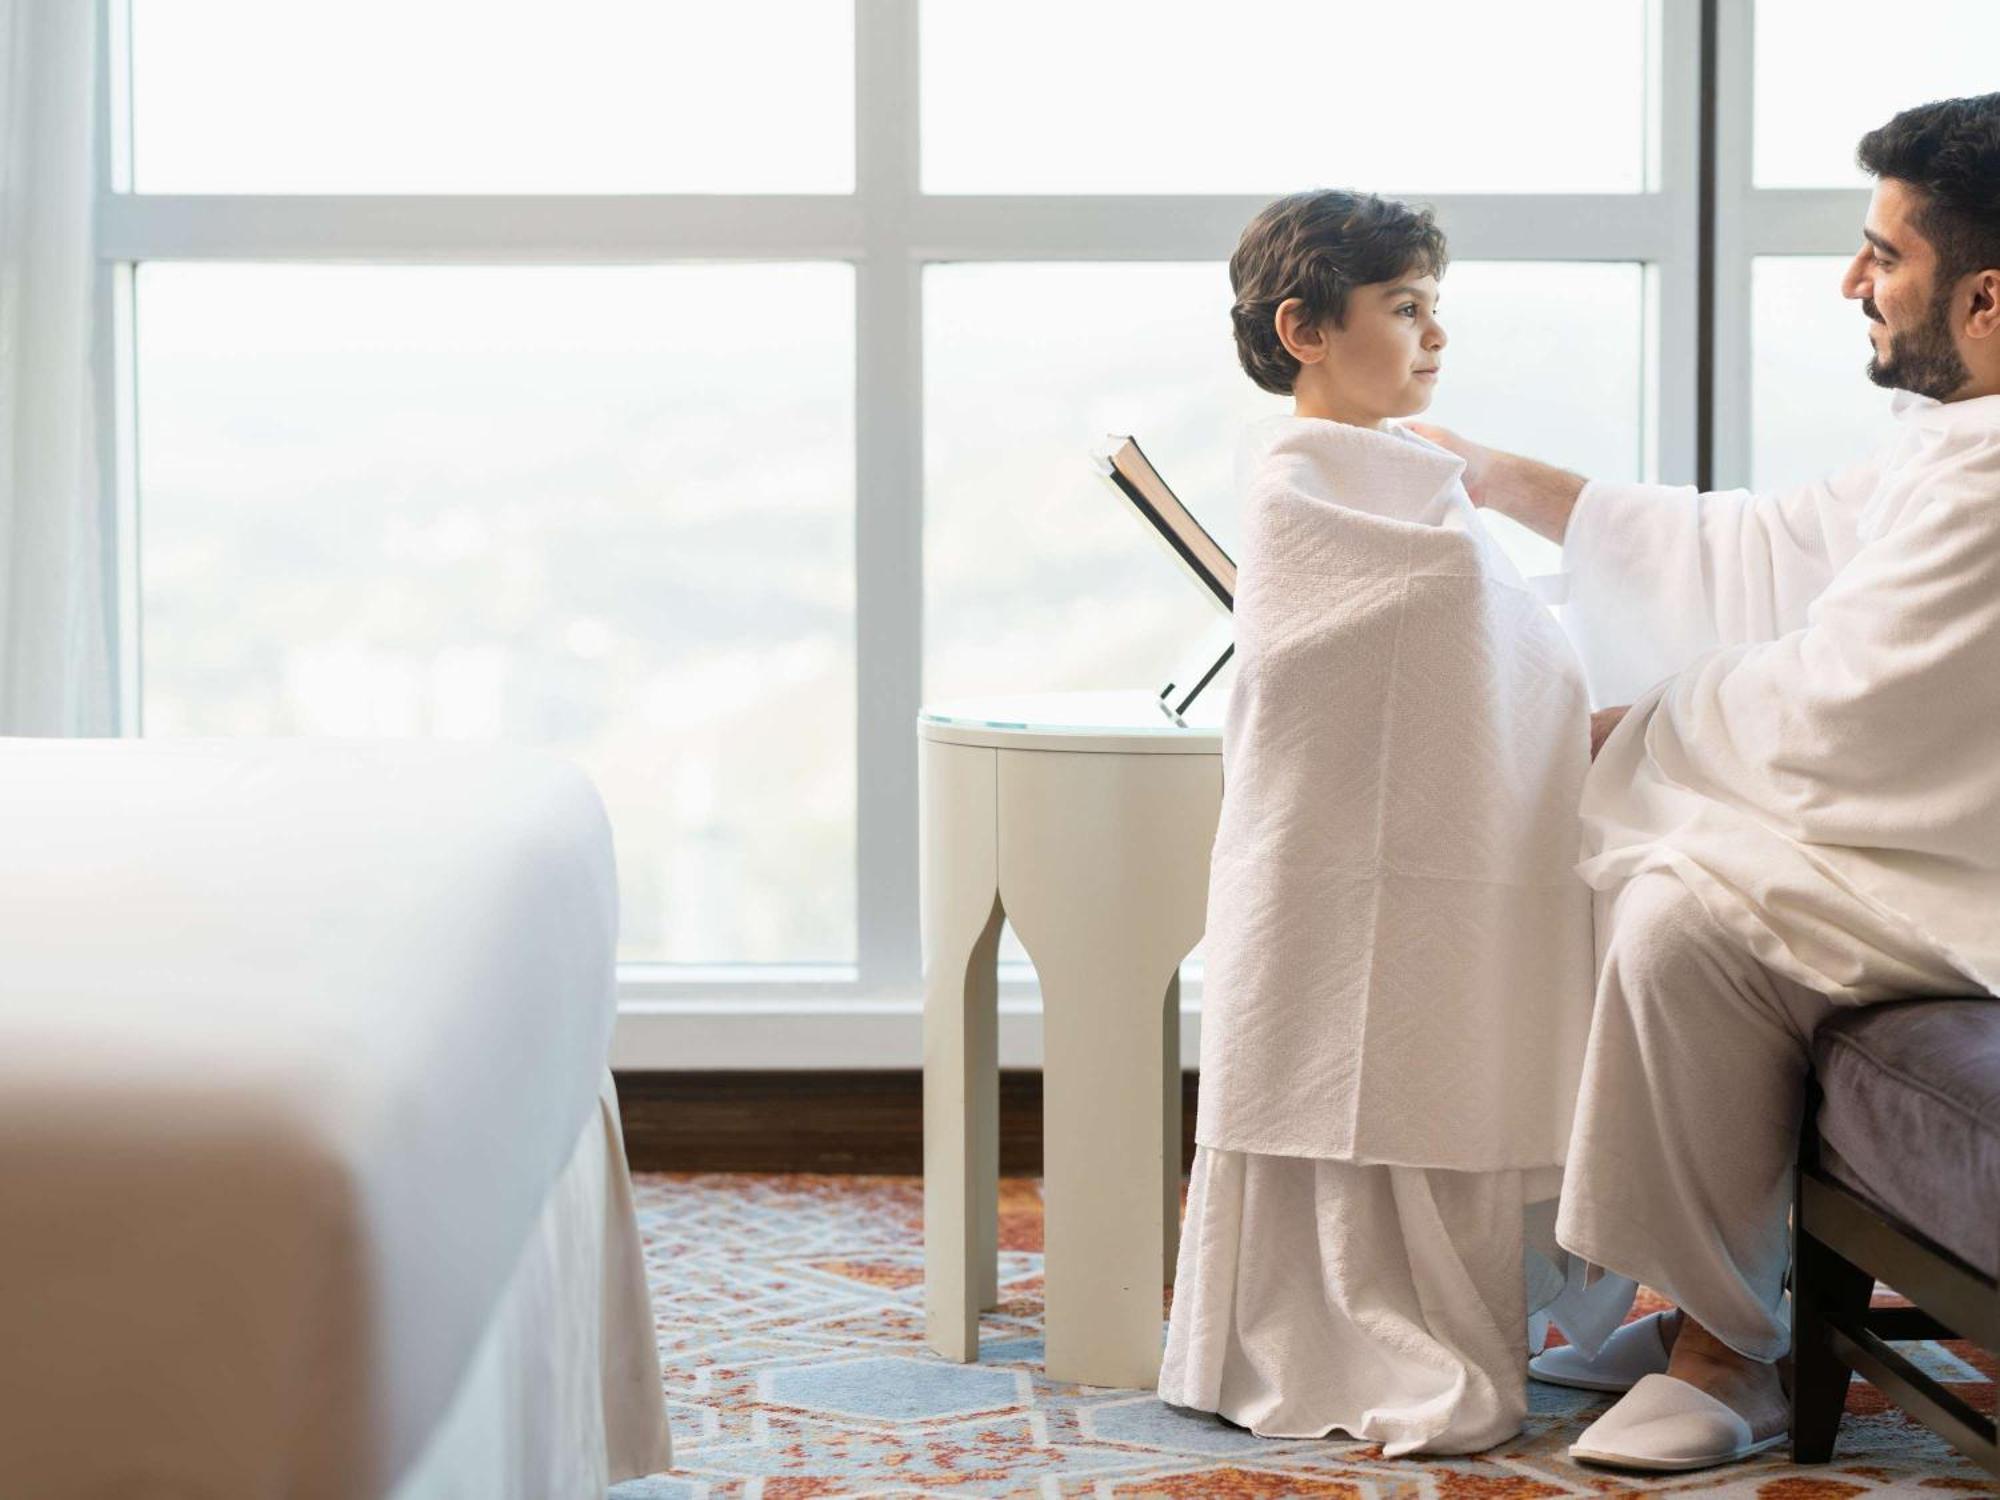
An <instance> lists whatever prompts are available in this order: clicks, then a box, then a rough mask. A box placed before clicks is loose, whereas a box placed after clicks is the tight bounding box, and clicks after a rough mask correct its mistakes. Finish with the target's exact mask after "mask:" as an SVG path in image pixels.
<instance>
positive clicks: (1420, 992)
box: [1159, 191, 1636, 1457]
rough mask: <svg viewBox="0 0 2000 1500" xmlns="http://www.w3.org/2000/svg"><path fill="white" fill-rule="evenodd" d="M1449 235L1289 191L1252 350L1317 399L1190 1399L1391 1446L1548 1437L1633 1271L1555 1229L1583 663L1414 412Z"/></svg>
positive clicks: (1410, 1449) (1245, 354)
mask: <svg viewBox="0 0 2000 1500" xmlns="http://www.w3.org/2000/svg"><path fill="white" fill-rule="evenodd" d="M1445 263H1446V252H1445V244H1444V238H1443V236H1442V234H1441V233H1440V232H1439V231H1438V228H1437V226H1436V224H1435V223H1434V222H1433V221H1432V219H1431V217H1430V215H1429V213H1427V212H1421V211H1418V210H1415V209H1412V208H1409V207H1407V206H1405V205H1403V204H1400V203H1395V202H1391V201H1388V200H1385V199H1382V198H1378V197H1374V196H1371V195H1366V194H1355V193H1345V192H1332V191H1325V192H1312V193H1300V194H1295V195H1293V196H1291V197H1287V198H1281V199H1279V200H1278V201H1277V202H1275V203H1273V204H1271V205H1270V206H1269V207H1267V208H1266V209H1264V211H1263V212H1261V213H1260V214H1258V216H1257V217H1256V218H1255V219H1254V220H1253V221H1252V222H1251V224H1250V226H1249V227H1248V228H1247V229H1246V230H1245V231H1244V233H1243V238H1242V242H1241V244H1240V245H1239V246H1238V248H1237V251H1236V254H1235V256H1234V257H1233V258H1232V259H1231V261H1230V278H1231V282H1232V284H1233V286H1234V289H1235V293H1236V303H1235V306H1234V308H1233V309H1232V310H1231V313H1232V318H1233V321H1234V324H1235V330H1236V345H1237V352H1238V354H1239V356H1240V358H1241V360H1242V362H1243V367H1244V369H1245V370H1246V371H1247V372H1248V373H1249V375H1250V378H1251V379H1252V380H1254V381H1256V382H1257V383H1258V384H1259V385H1261V386H1263V387H1264V388H1265V389H1267V390H1271V391H1276V392H1280V393H1286V394H1289V395H1291V397H1292V399H1293V407H1294V414H1293V415H1291V416H1288V417H1274V418H1271V419H1269V420H1267V421H1266V422H1263V423H1260V424H1258V425H1257V426H1256V427H1254V428H1253V429H1252V432H1251V435H1250V439H1249V441H1248V442H1247V444H1246V461H1245V463H1244V465H1243V469H1244V472H1245V473H1246V474H1247V476H1248V482H1247V486H1246V489H1245V493H1244V499H1243V504H1244V513H1243V527H1244V545H1243V549H1242V557H1241V559H1240V566H1239V573H1238V594H1237V607H1236V616H1235V629H1236V646H1237V659H1238V662H1239V669H1238V676H1237V681H1236V685H1235V688H1234V690H1233V691H1232V693H1231V696H1230V702H1229V708H1228V711H1227V714H1226V717H1225V720H1224V726H1223V789H1224V790H1223V807H1222V818H1221V822H1220V825H1219V826H1218V829H1217V833H1216V839H1215V845H1214V850H1213V855H1212V859H1211V868H1210V883H1209V900H1208V931H1207V936H1206V939H1205V942H1206V945H1207V962H1206V977H1205V980H1204V985H1203V998H1202V1035H1201V1104H1200V1116H1199V1119H1198V1121H1197V1129H1196V1135H1195V1139H1196V1141H1197V1143H1198V1145H1197V1149H1196V1153H1195V1163H1194V1172H1193V1177H1192V1181H1191V1183H1190V1187H1189V1192H1188V1207H1187V1219H1186V1225H1185V1228H1184V1229H1183V1232H1182V1237H1181V1254H1180V1263H1179V1268H1178V1272H1177V1275H1176V1284H1175V1295H1174V1305H1173V1316H1172V1321H1171V1325H1170V1327H1169V1330H1168V1338H1167V1347H1166V1354H1165V1359H1164V1361H1163V1363H1162V1366H1161V1370H1160V1383H1159V1392H1160V1395H1161V1397H1162V1399H1164V1400H1166V1401H1169V1402H1173V1403H1175V1404H1177V1405H1182V1406H1190V1407H1194V1408H1197V1409H1200V1410H1204V1411H1212V1412H1215V1413H1217V1414H1218V1415H1220V1416H1222V1417H1223V1418H1225V1419H1226V1420H1228V1421H1231V1422H1234V1423H1237V1424H1239V1425H1241V1426H1244V1427H1248V1428H1249V1429H1251V1430H1252V1431H1253V1432H1256V1433H1258V1434H1260V1435H1263V1436H1269V1437H1318V1436H1322V1435H1324V1434H1326V1433H1328V1432H1330V1431H1333V1430H1335V1429H1340V1430H1343V1431H1345V1432H1347V1433H1349V1434H1351V1435H1352V1436H1354V1437H1356V1438H1361V1439H1370V1440H1375V1441H1379V1442H1381V1443H1382V1444H1383V1451H1384V1453H1385V1454H1386V1455H1388V1456H1392V1457H1393V1456H1396V1455H1399V1454H1406V1453H1467V1452H1474V1451H1477V1450H1479V1449H1483V1448H1487V1447H1490V1446H1492V1445H1493V1444H1495V1443H1498V1442H1502V1441H1504V1440H1505V1439H1507V1438H1510V1437H1512V1436H1514V1435H1515V1434H1516V1433H1517V1432H1518V1431H1519V1430H1520V1427H1521V1423H1522V1421H1523V1419H1524V1417H1525V1416H1526V1412H1527V1389H1526V1383H1527V1360H1528V1354H1529V1352H1530V1349H1531V1348H1532V1347H1539V1345H1540V1342H1541V1336H1542V1335H1544V1334H1545V1333H1546V1329H1547V1324H1548V1322H1549V1321H1554V1322H1555V1323H1556V1324H1557V1326H1558V1327H1560V1328H1562V1330H1563V1332H1564V1333H1565V1334H1566V1335H1567V1336H1568V1337H1569V1338H1570V1339H1571V1340H1572V1341H1573V1342H1576V1343H1579V1344H1581V1345H1583V1346H1585V1347H1587V1348H1589V1349H1592V1350H1595V1349H1596V1348H1597V1347H1598V1345H1599V1344H1600V1343H1601V1342H1602V1341H1603V1340H1604V1339H1605V1337H1606V1336H1608V1334H1609V1333H1610V1331H1611V1330H1612V1329H1613V1328H1616V1327H1617V1326H1618V1323H1619V1321H1620V1320H1621V1319H1622V1317H1623V1316H1624V1314H1625V1312H1626V1310H1627V1309H1628V1308H1629V1306H1630V1305H1631V1301H1632V1298H1633V1294H1634V1292H1635V1290H1636V1289H1635V1288H1634V1286H1633V1284H1632V1283H1631V1282H1630V1281H1627V1280H1625V1279H1624V1278H1621V1277H1615V1276H1604V1277H1601V1278H1599V1279H1598V1280H1596V1281H1594V1282H1592V1283H1591V1284H1590V1285H1589V1286H1588V1287H1586V1286H1585V1285H1584V1269H1585V1268H1584V1267H1582V1266H1581V1265H1580V1264H1577V1263H1574V1262H1573V1261H1572V1260H1571V1258H1570V1257H1569V1256H1567V1255H1566V1254H1565V1253H1564V1252H1563V1251H1562V1250H1561V1249H1560V1248H1559V1247H1558V1246H1557V1245H1556V1243H1555V1240H1554V1235H1553V1224H1554V1213H1555V1205H1556V1197H1557V1193H1558V1190H1559V1187H1560V1183H1561V1165H1560V1164H1561V1162H1562V1160H1563V1154H1564V1151H1565V1149H1566V1146H1567V1142H1568V1136H1569V1126H1570V1120H1571V1115H1572V1113H1573V1110H1574V1106H1575V1099H1576V1091H1577V1090H1576V1083H1577V1076H1578V1072H1579V1070H1580V1067H1581V1061H1582V1052H1583V1047H1584V1043H1585V1041H1586V1039H1587V1037H1588V1033H1589V1024H1590V1004H1591V993H1592V989H1591V979H1592V966H1593V960H1594V953H1593V949H1592V939H1591V909H1590V897H1589V891H1588V890H1587V889H1586V888H1585V887H1584V886H1583V884H1582V883H1581V881H1579V880H1578V879H1577V878H1576V876H1575V873H1574V868H1573V867H1574V864H1575V860H1576V849H1577V837H1578V832H1577V814H1576V808H1577V801H1578V796H1579V793H1580V790H1581V786H1582V781H1583V774H1584V770H1585V768H1586V765H1587V756H1588V727H1587V726H1588V702H1587V697H1586V694H1585V691H1584V686H1583V681H1582V674H1581V671H1580V669H1579V667H1578V665H1577V663H1576V661H1575V659H1574V655H1573V653H1572V652H1571V651H1570V649H1569V645H1568V642H1567V641H1566V640H1565V639H1564V638H1563V635H1562V632H1561V630H1560V629H1559V628H1558V627H1557V625H1556V623H1555V621H1554V620H1553V619H1552V618H1551V617H1550V615H1549V613H1548V610H1547V609H1546V607H1545V606H1544V605H1543V604H1542V603H1541V601H1540V600H1539V599H1538V598H1537V597H1535V595H1534V594H1533V593H1532V592H1531V591H1530V590H1529V588H1528V587H1527V585H1526V584H1525V583H1524V581H1523V580H1522V579H1521V577H1520V575H1519V574H1518V573H1517V572H1516V571H1515V569H1514V568H1513V566H1512V565H1511V563H1509V562H1508V560H1507V558H1506V556H1505V554H1504V553H1502V552H1501V551H1500V549H1499V547H1498V546H1497V544H1495V543H1494V542H1493V541H1492V540H1491V539H1490V538H1489V537H1487V535H1486V534H1485V532H1484V529H1483V528H1482V526H1481V524H1480V522H1479V519H1478V516H1477V514H1476V513H1475V512H1474V510H1473V507H1472V503H1471V501H1470V500H1469V499H1468V498H1467V496H1466V493H1465V488H1464V485H1463V484H1462V483H1460V477H1459V476H1460V475H1461V473H1462V472H1463V469H1464V462H1463V460H1462V459H1460V458H1458V457H1457V456H1456V455H1454V454H1452V453H1450V452H1448V451H1446V450H1445V449H1443V448H1440V447H1438V446H1437V445H1435V444H1433V443H1430V442H1428V441H1426V440H1425V439H1424V438H1422V437H1420V436H1418V435H1417V434H1415V433H1413V432H1410V431H1409V430H1408V429H1406V428H1404V427H1402V426H1400V425H1398V423H1397V421H1396V419H1397V418H1400V417H1405V416H1409V415H1411V414H1414V413H1416V412H1420V411H1423V410H1424V409H1425V408H1427V407H1428V406H1429V404H1430V401H1431V396H1432V393H1433V392H1434V390H1435V389H1436V386H1437V383H1438V380H1439V377H1440V375H1441V372H1442V355H1443V351H1444V348H1445V343H1446V340H1445V333H1444V329H1443V327H1442V326H1441V325H1440V323H1439V322H1438V312H1437V307H1438V278H1439V277H1440V275H1441V274H1442V273H1443V271H1444V268H1445Z"/></svg>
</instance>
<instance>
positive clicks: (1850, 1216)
mask: <svg viewBox="0 0 2000 1500" xmlns="http://www.w3.org/2000/svg"><path fill="white" fill-rule="evenodd" d="M1821 1098H1822V1094H1821V1091H1820V1087H1819V1080H1818V1079H1817V1078H1815V1077H1813V1076H1812V1075H1810V1074H1809V1075H1808V1076H1807V1083H1806V1105H1805V1121H1804V1127H1803V1129H1802V1130H1801V1131H1800V1133H1799V1159H1798V1169H1797V1187H1798V1196H1797V1198H1796V1199H1795V1200H1794V1207H1793V1212H1792V1351H1793V1359H1794V1369H1793V1374H1792V1396H1791V1403H1792V1460H1793V1462H1795V1463H1802V1464H1819V1463H1826V1462H1827V1461H1829V1460H1830V1459H1831V1458H1832V1457H1833V1444H1834V1438H1835V1437H1836V1435H1837V1434H1838V1433H1839V1430H1840V1414H1841V1411H1842V1409H1843V1408H1844V1407H1845V1406H1846V1404H1847V1384H1848V1379H1849V1376H1850V1375H1851V1374H1856V1373H1858V1374H1859V1375H1861V1376H1862V1378H1863V1379H1865V1380H1867V1381H1868V1382H1869V1383H1870V1384H1872V1385H1873V1386H1875V1388H1876V1389H1878V1390H1879V1391H1881V1392H1882V1394H1883V1395H1884V1396H1886V1397H1888V1398H1889V1399H1890V1400H1891V1401H1893V1402H1895V1403H1896V1404H1897V1405H1898V1406H1900V1407H1902V1408H1903V1410H1905V1411H1907V1412H1908V1413H1910V1415H1912V1416H1914V1417H1915V1418H1917V1420H1918V1421H1920V1422H1922V1423H1923V1424H1924V1425H1925V1426H1926V1427H1928V1428H1930V1429H1931V1431H1933V1432H1935V1433H1937V1434H1938V1435H1939V1436H1940V1437H1942V1438H1944V1439H1945V1440H1946V1441H1947V1442H1949V1443H1951V1444H1952V1446H1953V1447H1955V1448H1957V1449H1958V1450H1959V1451H1960V1452H1962V1453H1964V1454H1965V1455H1966V1456H1967V1457H1968V1458H1970V1459H1972V1460H1973V1461H1974V1462H1975V1463H1977V1464H1979V1465H1980V1466H1981V1467H1983V1468H1985V1469H1988V1470H1990V1471H1991V1472H1992V1473H1994V1474H1996V1475H2000V1441H1996V1435H1995V1427H1994V1420H1993V1418H1991V1417H1988V1416H1986V1415H1984V1414H1983V1413H1980V1412H1978V1411H1975V1410H1973V1408H1972V1407H1970V1406H1968V1405H1967V1404H1966V1403H1965V1402H1964V1401H1963V1400H1962V1399H1960V1398H1959V1397H1958V1396H1956V1395H1954V1394H1953V1393H1952V1392H1951V1391H1949V1390H1947V1389H1946V1388H1945V1387H1944V1386H1943V1385H1942V1384H1941V1383H1940V1382H1938V1381H1937V1380H1934V1379H1933V1378H1932V1377H1930V1376H1929V1375H1926V1374H1925V1373H1924V1372H1923V1371H1921V1370H1919V1369H1918V1368H1917V1367H1916V1366H1915V1365H1913V1364H1911V1363H1910V1361H1909V1360H1908V1359H1906V1358H1905V1357H1904V1356H1903V1355H1902V1354H1900V1353H1899V1352H1898V1351H1897V1350H1895V1349H1893V1348H1891V1347H1890V1341H1891V1340H1898V1339H1967V1340H1970V1341H1971V1342H1973V1343H1975V1344H1977V1345H1979V1346H1980V1347H1981V1348H1984V1349H1987V1350H2000V1287H1996V1284H1995V1280H1994V1278H1993V1277H1991V1276H1988V1275H1985V1274H1983V1273H1981V1272H1979V1271H1976V1270H1974V1269H1973V1268H1972V1267H1971V1266H1969V1265H1967V1264H1966V1263H1965V1262H1964V1261H1962V1260H1960V1259H1959V1258H1958V1257H1957V1256H1955V1255H1953V1254H1952V1253H1951V1252H1950V1251H1949V1250H1946V1249H1944V1248H1943V1247H1942V1246H1940V1245H1938V1244H1936V1243H1935V1242H1933V1241H1932V1240H1930V1239H1929V1238H1927V1237H1926V1236H1925V1235H1924V1234H1922V1233H1921V1232H1920V1231H1918V1230H1916V1229H1914V1228H1912V1227H1911V1226H1910V1225H1908V1224H1906V1223H1903V1222H1902V1221H1901V1220H1899V1219H1896V1218H1894V1217H1893V1216H1891V1215H1889V1214H1887V1213H1884V1212H1883V1211H1882V1209H1881V1208H1879V1207H1877V1206H1876V1205H1875V1204H1873V1203H1870V1202H1868V1201H1867V1200H1866V1199H1864V1198H1862V1197H1861V1196H1860V1195H1858V1194H1857V1193H1855V1192H1854V1191H1853V1190H1852V1189H1850V1188H1848V1187H1847V1186H1845V1185H1844V1184H1842V1183H1839V1182H1836V1181H1834V1180H1833V1178H1832V1177H1830V1176H1829V1175H1827V1173H1826V1171H1825V1169H1824V1167H1823V1166H1822V1163H1821V1154H1820V1140H1819V1128H1818V1120H1819V1105H1820V1100H1821ZM1995 1211H1996V1212H2000V1205H1996V1206H1995ZM1877 1281H1881V1282H1884V1283H1886V1284H1887V1285H1889V1286H1892V1287H1894V1288H1895V1289H1896V1290H1897V1291H1898V1292H1899V1293H1901V1294H1902V1295H1903V1296H1904V1297H1907V1298H1908V1299H1909V1300H1910V1302H1911V1303H1913V1304H1914V1305H1913V1306H1910V1307H1875V1308H1871V1307H1870V1306H1869V1305H1868V1297H1869V1293H1870V1292H1872V1291H1873V1290H1874V1289H1875V1283H1876V1282H1877Z"/></svg>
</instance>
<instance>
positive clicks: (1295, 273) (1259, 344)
mask: <svg viewBox="0 0 2000 1500" xmlns="http://www.w3.org/2000/svg"><path fill="white" fill-rule="evenodd" d="M1447 261H1448V257H1447V255H1446V253H1445V244H1444V233H1443V231H1442V230H1440V229H1439V228H1438V227H1437V224H1436V222H1435V220H1434V219H1433V218H1432V215H1431V211H1430V210H1429V209H1428V208H1421V209H1419V208H1412V207H1410V206H1409V205H1408V204H1406V203H1398V202H1397V201H1396V200H1395V199H1393V198H1381V197H1377V196H1376V195H1375V194H1373V193H1349V192H1343V191H1341V190H1339V189H1338V188H1320V189H1316V190H1314V191H1312V192H1305V193H1292V194H1289V195H1288V196H1286V197H1283V198H1280V199H1278V200H1277V201H1276V202H1275V203H1269V204H1266V205H1265V206H1264V208H1263V209H1262V210H1261V211H1260V212H1259V213H1258V215H1257V217H1256V218H1254V219H1252V220H1251V221H1250V223H1249V226H1248V227H1247V228H1246V229H1245V230H1244V231H1243V237H1242V239H1240V240H1239V241H1237V244H1236V253H1235V254H1234V255H1232V256H1230V257H1229V285H1230V287H1231V289H1232V290H1233V291H1234V292H1235V293H1236V304H1235V306H1233V307H1231V308H1230V309H1229V316H1230V319H1231V321H1232V322H1233V323H1234V324H1235V326H1236V356H1237V358H1238V359H1240V360H1242V362H1243V369H1244V372H1245V373H1246V374H1248V375H1249V377H1250V378H1251V379H1252V380H1254V381H1256V382H1257V384H1259V385H1261V386H1262V387H1263V388H1264V389H1265V390H1267V391H1273V392H1275V393H1277V394H1278V395H1280V396H1286V395H1290V394H1291V390H1292V382H1293V381H1294V380H1296V379H1297V378H1298V373H1299V362H1298V361H1297V360H1295V359H1293V358H1292V357H1291V355H1289V354H1287V353H1286V352H1285V346H1284V345H1283V344H1281V343H1279V342H1278V331H1277V326H1276V321H1275V319H1276V315H1277V311H1278V305H1279V304H1280V303H1281V302H1283V301H1284V300H1285V299H1286V298H1288V297H1298V298H1300V299H1302V300H1303V301H1304V302H1305V305H1306V312H1307V315H1308V316H1309V317H1310V318H1311V319H1312V320H1313V321H1314V322H1315V323H1318V322H1321V321H1324V320H1325V319H1327V318H1332V319H1333V322H1334V326H1335V327H1336V328H1341V327H1345V326H1346V323H1347V296H1348V293H1349V292H1350V291H1352V290H1353V289H1354V288H1355V287H1357V286H1366V285H1368V284H1369V283H1370V282H1380V281H1389V280H1392V279H1394V278H1395V277H1397V276H1401V275H1404V274H1408V275H1412V276H1442V275H1443V274H1444V268H1445V266H1446V264H1447Z"/></svg>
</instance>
